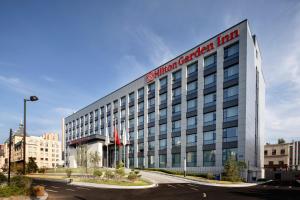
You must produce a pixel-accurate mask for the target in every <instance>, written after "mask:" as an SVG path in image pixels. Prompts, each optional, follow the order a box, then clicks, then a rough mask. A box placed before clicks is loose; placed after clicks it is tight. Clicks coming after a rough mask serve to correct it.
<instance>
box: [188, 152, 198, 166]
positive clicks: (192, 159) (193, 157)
mask: <svg viewBox="0 0 300 200" xmlns="http://www.w3.org/2000/svg"><path fill="white" fill-rule="evenodd" d="M196 165H197V152H187V153H186V166H187V167H196Z"/></svg>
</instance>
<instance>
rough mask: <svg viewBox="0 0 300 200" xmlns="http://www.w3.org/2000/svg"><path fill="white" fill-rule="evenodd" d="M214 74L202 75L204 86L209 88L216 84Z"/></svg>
mask: <svg viewBox="0 0 300 200" xmlns="http://www.w3.org/2000/svg"><path fill="white" fill-rule="evenodd" d="M216 79H217V78H216V74H215V73H214V74H211V75H208V76H205V77H204V88H210V87H213V86H215V85H216Z"/></svg>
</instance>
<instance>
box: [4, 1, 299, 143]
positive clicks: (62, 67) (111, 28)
mask: <svg viewBox="0 0 300 200" xmlns="http://www.w3.org/2000/svg"><path fill="white" fill-rule="evenodd" d="M244 19H248V20H249V23H250V28H251V31H252V33H255V34H256V35H257V38H258V41H259V46H260V49H261V52H262V62H263V63H262V65H263V73H264V76H265V79H266V80H265V81H266V111H265V112H266V119H265V126H266V130H265V140H266V142H271V143H274V142H276V141H277V139H278V138H281V137H283V138H285V139H286V140H287V141H291V140H293V139H294V140H300V78H299V76H300V34H299V33H300V1H297V0H294V1H293V0H286V1H276V0H272V1H271V0H269V1H267V0H260V1H243V0H236V1H231V0H228V1H214V0H210V1H200V0H195V1H193V0H185V1H183V0H181V1H180V0H170V1H167V0H164V1H161V0H151V1H146V0H145V1H142V0H132V1H131V0H126V1H125V0H124V1H121V0H120V1H117V0H115V1H100V0H98V1H92V0H81V1H78V0H64V1H57V0H51V1H50V0H43V1H40V0H35V1H33V0H27V1H23V0H0V143H1V142H4V140H5V139H7V138H8V134H9V129H10V128H12V129H14V130H15V129H17V128H18V125H19V123H20V121H21V120H22V118H23V99H24V98H28V97H29V96H31V95H36V96H38V97H39V101H37V102H28V103H27V132H28V133H29V134H30V135H41V134H43V133H45V132H57V133H61V119H62V118H63V117H66V116H68V115H70V114H72V113H73V112H75V111H76V110H79V109H80V108H82V107H84V106H86V105H88V104H90V103H92V102H93V101H95V100H97V99H99V98H101V97H102V96H104V95H106V94H108V93H110V92H112V91H113V90H115V89H118V88H119V87H121V86H123V85H124V84H126V83H128V82H130V81H132V80H134V79H135V78H137V77H139V76H141V75H143V74H145V73H147V72H148V71H150V70H151V69H154V68H156V67H157V66H159V65H160V64H163V63H164V62H166V61H168V60H170V59H172V58H174V57H175V56H177V55H179V54H181V53H183V52H185V51H187V50H189V49H190V48H192V47H194V46H196V45H197V44H199V43H201V42H203V41H205V40H207V39H209V38H210V37H212V36H214V35H216V34H218V33H220V32H221V31H223V30H225V29H227V28H229V27H231V26H233V25H234V24H236V23H238V22H240V21H242V20H244Z"/></svg>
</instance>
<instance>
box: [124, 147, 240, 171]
mask: <svg viewBox="0 0 300 200" xmlns="http://www.w3.org/2000/svg"><path fill="white" fill-rule="evenodd" d="M171 156H172V167H181V166H182V159H181V158H182V157H181V153H172V154H171ZM230 157H231V158H233V159H236V160H237V148H232V149H223V150H222V164H223V165H224V163H225V162H226V161H227V160H228V159H229V158H230ZM129 164H130V166H131V167H133V166H134V158H133V157H130V158H129ZM186 165H187V167H196V166H197V152H195V151H192V152H186ZM202 165H203V166H204V167H212V166H216V150H208V151H203V164H202ZM158 166H159V167H160V168H165V167H167V155H166V154H159V164H158ZM138 167H140V168H142V167H145V159H144V157H143V156H140V157H138ZM154 167H156V166H155V156H153V155H150V156H148V168H154Z"/></svg>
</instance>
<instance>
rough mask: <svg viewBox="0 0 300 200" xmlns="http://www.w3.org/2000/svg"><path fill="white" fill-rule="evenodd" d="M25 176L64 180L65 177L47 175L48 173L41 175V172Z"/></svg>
mask: <svg viewBox="0 0 300 200" xmlns="http://www.w3.org/2000/svg"><path fill="white" fill-rule="evenodd" d="M26 176H27V177H30V178H41V179H59V180H64V179H66V178H67V177H66V176H58V175H55V176H49V175H43V174H27V175H26Z"/></svg>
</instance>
